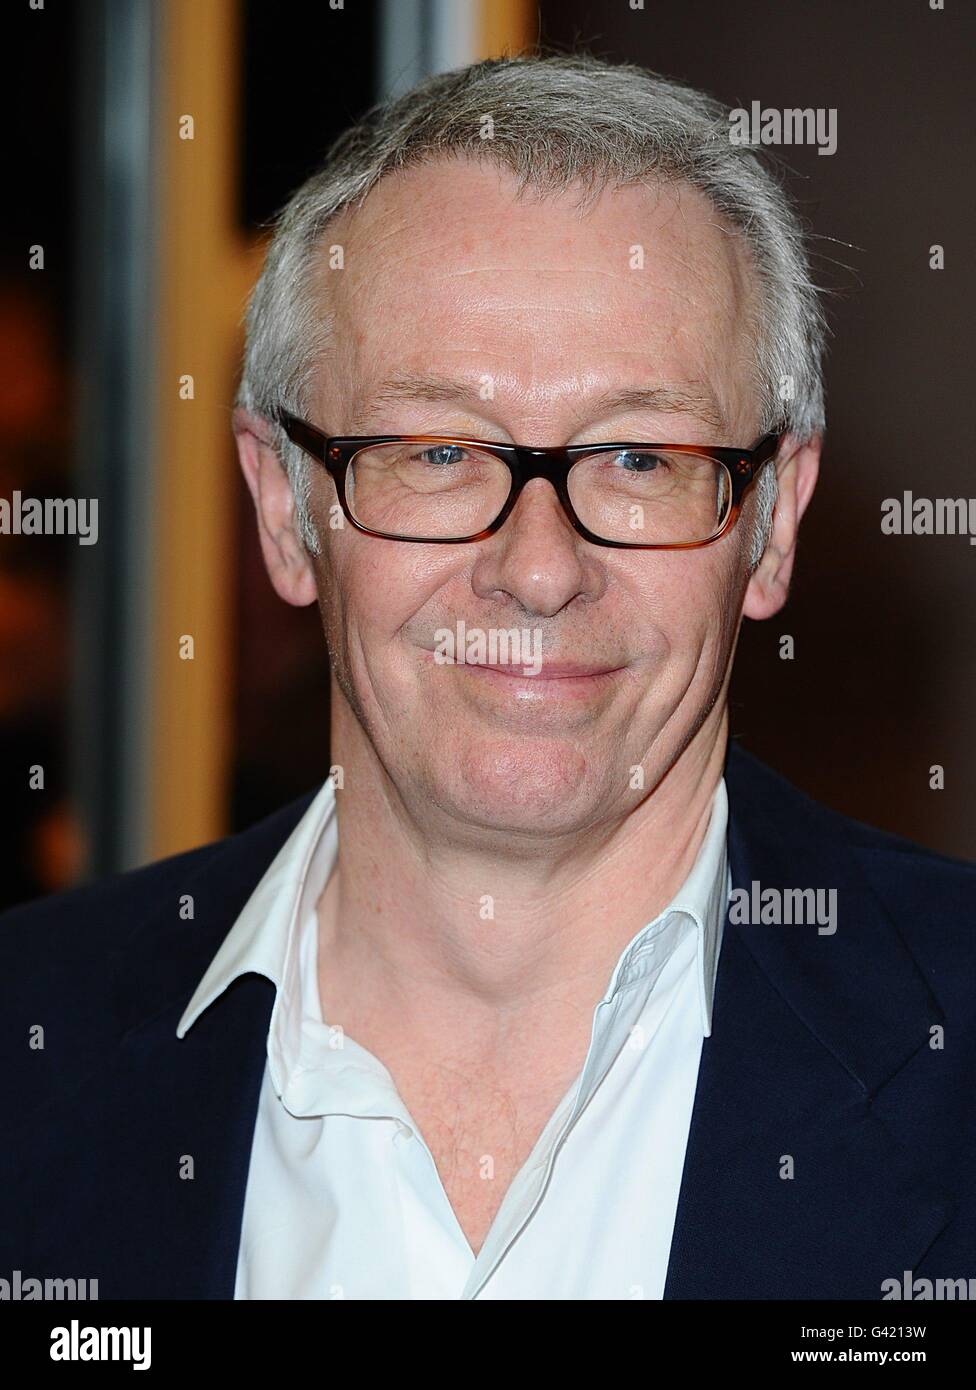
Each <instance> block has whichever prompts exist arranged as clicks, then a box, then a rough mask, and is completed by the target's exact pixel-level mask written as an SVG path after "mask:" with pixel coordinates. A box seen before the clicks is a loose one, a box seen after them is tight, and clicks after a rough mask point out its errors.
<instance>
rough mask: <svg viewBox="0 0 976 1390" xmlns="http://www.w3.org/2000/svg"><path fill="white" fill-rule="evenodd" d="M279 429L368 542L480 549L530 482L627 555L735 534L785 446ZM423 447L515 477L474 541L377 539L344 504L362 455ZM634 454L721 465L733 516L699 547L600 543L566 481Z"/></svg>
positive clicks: (770, 438) (587, 536) (591, 537)
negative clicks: (468, 453)
mask: <svg viewBox="0 0 976 1390" xmlns="http://www.w3.org/2000/svg"><path fill="white" fill-rule="evenodd" d="M275 418H276V421H277V423H278V424H279V425H280V426H281V428H282V429H283V430H284V432H285V434H286V435H287V436H288V438H289V439H290V440H291V442H292V443H293V444H296V445H297V446H298V447H299V448H300V449H302V450H303V451H304V452H305V453H306V454H308V455H309V456H310V457H311V458H313V459H314V460H315V461H316V462H317V463H320V464H322V465H323V466H324V467H325V468H326V469H327V470H328V472H329V474H330V476H331V477H332V481H333V482H334V483H335V488H336V493H337V495H338V498H339V503H340V505H341V507H342V511H343V514H344V516H345V518H346V520H347V521H348V522H349V524H350V525H351V526H353V527H355V529H356V530H357V531H361V532H362V533H363V535H366V536H378V537H380V538H381V539H383V540H392V541H407V542H413V543H416V544H421V545H463V544H465V543H467V542H468V541H481V540H485V539H487V537H488V536H491V535H494V534H495V532H496V531H498V530H500V529H501V527H502V526H504V524H505V522H506V520H507V519H508V517H509V516H510V514H511V512H512V509H513V508H514V506H515V504H516V502H517V501H518V499H519V495H520V494H521V491H522V488H523V487H524V486H525V484H526V483H527V482H529V480H530V479H532V478H545V479H546V480H547V481H548V482H550V483H551V484H552V486H553V488H554V489H555V491H556V495H557V496H558V498H559V501H560V502H561V504H562V507H563V511H564V512H565V514H566V516H567V517H568V518H569V521H570V523H571V524H572V526H573V528H574V529H575V530H576V531H577V532H578V533H579V535H581V536H582V537H583V538H584V540H587V541H590V542H591V543H592V544H593V545H605V546H612V547H614V548H615V549H621V550H698V549H700V548H701V547H702V546H705V545H713V544H714V543H715V542H716V541H718V540H721V539H722V537H723V536H724V535H727V534H728V532H729V531H731V529H732V527H733V526H734V525H735V523H736V521H737V520H738V517H739V513H740V512H741V510H742V504H743V502H744V500H745V497H746V493H747V492H748V490H749V488H750V486H751V485H752V483H753V482H755V480H756V477H757V475H758V473H759V471H760V469H761V468H762V466H763V464H765V463H768V462H769V460H770V459H772V458H773V457H774V456H775V454H776V451H777V449H778V446H779V442H780V439H781V437H782V436H781V435H780V434H778V433H776V434H766V435H763V436H762V437H761V438H760V439H759V440H758V441H757V442H756V444H754V445H753V447H752V448H751V449H736V448H726V447H719V448H715V447H710V446H708V445H703V444H662V443H647V442H646V441H641V442H640V443H634V442H633V441H627V442H623V443H621V442H616V443H606V444H603V443H601V444H573V445H569V446H562V445H559V446H553V447H551V448H544V449H532V448H527V447H526V446H524V445H521V444H499V443H497V442H494V441H491V440H484V439H472V438H470V437H467V436H464V435H440V434H375V435H327V434H326V433H325V431H324V430H320V429H319V428H318V427H317V426H316V425H313V424H311V423H310V422H309V421H308V420H304V419H302V418H301V417H300V416H298V415H292V414H290V413H289V412H288V411H286V410H279V411H278V413H277V416H276V417H275ZM398 443H404V444H425V445H431V446H435V447H436V446H439V445H460V446H462V447H464V448H469V449H470V448H477V449H479V450H481V451H483V452H485V453H488V454H492V455H494V457H495V458H497V459H499V460H501V462H502V463H504V464H505V465H506V467H507V468H508V470H509V473H510V474H511V480H512V481H511V487H510V489H509V493H508V497H507V499H506V500H505V502H504V504H503V505H502V507H501V510H500V511H499V512H498V515H497V516H496V517H495V519H494V521H492V522H491V524H490V525H488V526H485V527H484V528H483V529H482V530H480V531H478V532H477V533H476V534H474V535H471V536H450V537H448V536H402V535H396V534H393V533H391V532H389V531H376V530H373V529H372V528H371V527H368V526H364V525H363V524H362V522H360V521H358V520H357V518H356V517H355V516H354V515H353V513H352V511H351V509H350V506H349V502H348V499H347V496H346V473H347V470H348V469H349V466H350V464H351V463H352V460H353V459H354V457H355V456H356V454H357V453H359V452H360V451H361V450H363V449H366V448H371V447H373V446H374V445H379V444H398ZM621 449H624V450H629V451H637V450H639V451H640V452H643V453H647V452H653V451H659V450H666V451H667V452H668V453H677V454H691V455H697V456H699V457H701V458H709V459H712V460H714V462H715V463H718V464H720V465H721V466H722V467H723V468H724V469H725V471H726V473H727V474H728V478H729V497H730V502H729V508H728V512H727V514H726V515H725V517H724V518H723V520H722V522H721V524H720V526H719V527H718V529H717V530H716V531H715V533H714V534H713V535H711V536H708V537H706V538H705V539H704V540H694V541H674V542H670V541H619V540H608V539H607V538H606V537H604V536H599V535H596V534H595V533H594V532H593V531H591V530H589V528H588V527H587V526H585V525H584V524H583V522H582V521H581V520H580V518H579V517H578V516H577V514H576V510H575V508H574V506H573V503H572V500H571V498H570V495H569V488H568V481H567V480H568V477H569V472H570V469H571V468H572V467H573V465H574V463H575V462H576V461H577V460H578V459H580V458H584V457H586V456H587V455H590V454H601V453H612V452H613V451H615V450H621Z"/></svg>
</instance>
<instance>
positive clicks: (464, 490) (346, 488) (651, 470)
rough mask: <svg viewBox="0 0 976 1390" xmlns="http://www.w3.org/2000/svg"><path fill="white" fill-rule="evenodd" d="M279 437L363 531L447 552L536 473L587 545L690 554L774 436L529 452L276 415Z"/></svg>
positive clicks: (504, 510)
mask: <svg viewBox="0 0 976 1390" xmlns="http://www.w3.org/2000/svg"><path fill="white" fill-rule="evenodd" d="M276 418H277V422H278V423H279V424H280V425H281V427H282V429H283V430H284V431H285V434H286V435H287V436H288V438H289V439H290V440H291V441H292V443H293V444H297V445H298V447H299V448H300V449H302V450H303V451H304V452H305V453H306V454H308V455H309V456H310V457H311V458H313V459H315V460H316V462H317V463H321V464H324V466H325V467H326V468H327V469H328V471H329V474H330V475H331V477H332V480H333V482H334V483H335V487H336V493H337V494H338V498H339V502H340V505H341V506H342V510H343V513H344V515H345V517H346V519H347V520H348V521H349V522H350V523H351V524H352V525H353V526H354V527H355V528H356V530H357V531H362V532H363V533H364V534H365V535H368V536H379V537H381V538H383V539H384V540H394V541H415V542H419V543H420V544H423V545H454V544H457V543H459V542H462V541H480V540H484V539H486V538H487V537H488V536H491V535H493V534H494V533H495V532H496V531H498V530H499V529H500V528H501V527H502V526H503V525H504V524H505V521H506V519H507V518H508V516H509V515H510V514H511V512H512V509H513V508H514V506H515V504H516V502H517V501H518V499H519V495H520V494H521V491H522V489H523V487H524V486H525V484H526V483H527V482H529V480H530V479H532V478H545V479H546V480H547V481H548V482H550V483H551V484H552V486H553V487H554V488H555V490H556V495H557V496H558V498H559V501H560V502H561V503H562V507H563V510H564V511H565V513H566V516H567V517H568V518H569V520H570V522H571V523H572V525H573V527H574V528H575V530H576V531H577V532H578V533H579V534H580V535H581V536H583V538H584V539H585V540H588V541H590V542H592V543H593V544H594V545H609V546H619V547H628V548H630V547H634V548H637V549H643V550H690V549H694V548H695V547H697V546H702V545H710V544H711V543H712V542H713V541H717V540H719V539H720V538H721V537H722V536H724V535H725V534H726V532H728V531H729V530H731V528H732V527H733V526H734V525H735V522H736V520H737V518H738V515H739V512H740V511H741V509H742V503H743V500H744V498H745V495H746V492H747V490H748V488H749V487H750V485H751V484H752V483H753V482H754V481H755V479H756V477H757V475H758V473H759V470H760V469H761V467H762V465H763V464H764V463H767V462H768V461H769V460H770V459H771V458H772V457H773V456H774V454H775V453H776V449H777V446H778V444H779V440H780V435H778V434H767V435H764V436H763V437H762V438H761V439H760V440H759V441H758V443H757V444H756V445H755V446H754V447H753V448H751V449H733V448H710V447H708V446H705V445H699V444H646V443H638V444H632V443H617V444H574V445H571V446H570V447H568V448H564V447H553V448H547V449H530V448H526V447H525V446H523V445H520V444H496V443H493V442H489V441H486V440H483V439H467V438H463V437H460V436H455V435H434V434H398V435H391V434H381V435H357V436H334V437H333V436H328V435H326V434H325V433H324V432H323V431H322V430H320V429H318V428H317V427H316V426H315V425H312V424H310V423H309V422H308V421H307V420H303V419H301V418H300V417H299V416H297V415H291V414H289V413H288V412H287V411H279V412H278V414H277V417H276Z"/></svg>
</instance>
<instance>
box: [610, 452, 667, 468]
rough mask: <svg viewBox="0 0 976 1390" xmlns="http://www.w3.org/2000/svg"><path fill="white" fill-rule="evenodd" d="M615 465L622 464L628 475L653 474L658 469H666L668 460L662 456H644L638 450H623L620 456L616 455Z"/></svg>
mask: <svg viewBox="0 0 976 1390" xmlns="http://www.w3.org/2000/svg"><path fill="white" fill-rule="evenodd" d="M613 459H614V462H615V463H619V464H621V466H622V467H623V469H624V471H625V472H626V473H653V472H655V471H656V470H657V469H662V470H663V469H666V468H667V460H666V459H663V458H662V457H661V455H660V454H644V453H640V452H638V450H636V449H621V450H620V453H619V454H614V455H613Z"/></svg>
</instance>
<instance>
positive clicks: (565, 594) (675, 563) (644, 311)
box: [309, 161, 759, 835]
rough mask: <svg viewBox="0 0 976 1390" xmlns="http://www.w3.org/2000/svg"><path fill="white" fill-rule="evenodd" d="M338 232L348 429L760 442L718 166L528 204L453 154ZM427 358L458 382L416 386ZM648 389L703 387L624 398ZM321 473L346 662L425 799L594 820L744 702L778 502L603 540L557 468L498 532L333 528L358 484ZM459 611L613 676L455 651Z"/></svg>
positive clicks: (326, 549) (324, 598) (318, 410)
mask: <svg viewBox="0 0 976 1390" xmlns="http://www.w3.org/2000/svg"><path fill="white" fill-rule="evenodd" d="M325 241H326V242H327V243H328V244H333V243H336V242H340V243H341V244H342V245H343V247H344V259H345V268H344V269H343V270H341V271H335V270H328V269H323V271H322V281H323V285H322V293H323V295H324V294H328V296H329V303H330V305H331V307H332V310H333V313H334V316H335V319H334V321H335V338H334V346H333V348H332V349H331V350H330V352H329V354H328V355H327V357H326V359H325V360H324V362H323V365H322V370H321V374H320V377H319V382H320V388H319V392H318V395H317V397H316V398H315V399H314V400H313V404H312V406H311V408H310V409H309V418H310V419H311V420H312V421H313V422H314V423H315V424H317V425H319V426H320V427H321V428H322V429H324V430H325V431H326V432H327V433H329V434H386V433H392V434H460V435H467V436H473V437H476V438H482V439H488V440H496V441H499V442H503V443H505V442H512V441H514V442H516V443H520V444H528V445H536V446H539V445H562V444H581V443H590V442H592V443H598V442H601V441H608V440H630V441H666V442H671V443H686V444H690V443H701V444H726V445H737V446H750V445H751V444H753V443H754V442H755V437H756V434H757V427H758V423H759V422H758V419H757V416H756V404H755V400H754V398H753V396H752V394H751V389H750V385H749V383H750V381H751V379H752V375H751V374H752V365H753V360H754V359H753V346H752V340H751V337H750V330H749V318H750V315H749V306H750V286H751V280H750V278H749V271H748V270H747V268H746V267H745V263H744V258H743V254H742V252H741V250H740V249H739V244H738V242H737V241H736V240H735V238H733V237H731V236H730V235H729V234H728V233H727V231H725V230H723V229H722V228H721V226H720V225H719V220H718V218H717V216H716V214H715V213H714V211H713V209H712V208H711V207H710V205H709V204H708V203H707V202H706V201H705V200H704V198H702V197H701V196H700V195H699V194H697V193H696V192H695V191H694V190H692V189H689V188H681V189H678V190H675V189H671V188H664V187H662V188H654V189H638V188H630V189H624V190H617V191H607V192H604V193H603V194H602V195H601V196H600V199H599V201H598V202H597V203H596V204H595V205H594V206H593V207H592V209H590V210H588V211H587V212H586V213H583V214H581V213H580V211H579V210H578V208H577V207H576V206H575V198H574V197H571V196H560V197H558V198H554V199H553V198H550V199H548V200H545V201H540V200H538V199H537V198H536V197H535V196H533V195H531V194H530V195H529V196H528V197H527V198H525V199H524V200H523V201H518V200H517V198H516V185H515V181H514V179H513V178H512V177H511V176H510V175H508V174H507V173H506V172H502V171H498V170H496V169H494V168H493V167H490V166H480V165H478V164H477V163H474V162H467V161H464V162H461V161H451V162H442V163H439V164H435V165H427V166H425V167H423V168H421V169H414V170H409V171H407V172H406V173H404V174H399V175H396V176H393V177H390V178H387V179H385V180H384V181H382V182H381V183H380V184H379V185H378V186H377V187H376V188H375V189H374V191H373V192H372V193H371V194H370V196H369V198H368V199H367V201H366V202H365V204H364V205H363V207H362V208H361V209H360V210H359V211H358V212H357V213H355V215H348V214H346V215H344V217H343V218H341V219H340V220H339V221H338V222H337V223H336V224H334V225H333V227H332V228H330V230H329V232H328V233H327V235H326V238H325ZM637 247H640V248H642V253H641V254H642V257H643V263H642V265H641V264H640V256H639V254H638V252H637V251H636V249H635V248H637ZM323 259H324V257H323ZM638 267H639V268H638ZM326 281H327V285H326V283H325V282H326ZM406 374H414V375H417V376H423V377H425V378H435V377H436V378H443V379H444V380H445V381H448V382H450V383H453V384H454V385H455V386H456V388H457V389H456V393H455V394H454V395H453V396H452V397H450V398H444V399H422V398H418V396H417V395H416V393H413V394H412V393H411V392H410V391H409V390H408V391H407V392H406V393H405V394H402V395H401V394H398V393H397V392H396V391H395V390H391V389H390V388H389V386H388V383H390V382H391V381H392V380H393V379H394V378H397V377H403V376H404V375H406ZM648 387H669V388H672V389H673V391H674V392H676V393H680V396H679V397H678V398H677V399H676V401H675V402H673V404H675V403H676V404H678V405H680V406H681V407H682V408H681V409H677V410H675V409H666V408H665V407H664V404H663V403H661V404H659V405H657V406H656V407H655V408H648V407H647V406H646V405H641V406H640V407H635V406H634V405H627V406H626V407H625V408H620V407H619V405H617V406H614V407H613V408H612V409H610V410H608V409H607V408H606V406H605V405H603V404H602V403H601V397H603V396H605V395H608V394H609V393H619V392H620V391H621V390H622V389H624V388H635V389H646V388H648ZM315 475H316V476H315V478H314V481H313V492H312V503H311V505H312V514H313V518H314V520H315V523H316V527H317V530H318V533H319V535H320V537H321V539H322V554H321V555H320V556H318V557H317V558H316V559H315V560H314V562H313V563H314V566H315V582H316V588H317V591H318V596H319V602H320V606H321V610H322V613H323V621H324V625H325V630H326V635H327V639H328V643H329V649H330V654H331V658H332V662H333V668H334V671H335V674H336V678H337V681H338V683H339V686H340V688H341V690H342V692H343V693H344V695H345V697H346V699H347V700H348V701H349V704H350V706H351V707H352V709H353V710H354V711H355V713H356V716H357V717H358V719H359V721H360V724H361V725H362V726H363V728H364V729H365V730H367V732H368V737H369V738H370V740H371V742H372V744H373V746H374V748H375V750H376V753H377V755H378V757H379V759H380V761H381V763H382V764H383V766H384V767H385V768H386V770H387V771H388V773H389V774H390V776H391V777H392V779H393V781H394V783H395V784H396V786H397V787H398V789H399V791H400V793H401V795H403V796H404V797H405V799H406V800H407V802H408V804H412V805H413V806H414V807H415V808H417V807H421V806H422V805H423V804H424V802H425V801H432V802H433V803H434V804H435V805H436V806H437V807H439V808H440V809H441V810H442V811H444V812H446V813H447V814H449V815H450V816H451V817H452V818H453V819H455V820H457V821H459V822H462V823H467V824H468V825H469V826H472V827H475V828H480V829H481V830H485V831H489V830H496V831H508V832H510V833H518V832H528V833H530V834H531V833H545V834H547V835H553V834H559V833H568V834H572V833H573V832H575V831H578V830H581V829H584V828H587V827H590V826H593V825H596V824H598V823H600V822H602V821H605V820H608V819H615V818H617V817H618V816H619V815H620V814H621V813H622V812H623V811H626V810H627V809H628V808H629V807H631V806H633V805H634V804H636V802H638V801H639V800H640V799H641V798H642V797H643V796H645V795H646V794H647V792H648V791H649V790H650V789H651V788H653V787H654V786H655V785H656V783H657V782H658V781H659V780H660V778H661V777H662V776H663V775H664V773H665V772H666V771H667V770H668V769H669V768H670V766H671V765H672V763H673V762H674V761H675V759H676V758H677V757H678V756H679V754H680V753H681V752H682V751H683V749H684V748H685V746H686V745H687V744H688V742H689V741H690V740H691V739H692V738H693V737H694V736H695V734H696V733H697V732H698V731H699V729H701V728H702V726H703V721H705V720H706V719H708V720H709V721H710V722H711V726H712V727H714V723H715V721H717V720H718V719H719V718H720V714H721V703H722V702H721V701H719V702H718V704H717V705H716V699H717V697H718V696H719V695H720V693H721V691H722V686H723V682H724V681H725V679H726V675H727V670H728V667H729V664H730V661H731V656H732V652H733V649H734V644H735V638H736V634H737V631H738V624H739V618H740V613H741V608H742V599H743V595H744V592H745V588H746V584H747V582H748V554H749V542H750V537H751V530H752V510H751V507H747V508H746V510H745V511H744V513H743V516H742V517H741V518H740V520H739V523H738V525H737V526H736V527H735V528H734V529H733V530H732V532H731V533H729V534H727V535H726V536H725V537H724V538H723V539H722V540H720V541H718V542H716V543H715V544H713V545H711V546H707V547H704V548H702V549H700V550H689V551H680V550H676V551H649V550H619V549H612V548H609V547H602V546H596V545H593V544H590V543H588V542H587V541H585V540H584V539H583V538H582V537H581V536H579V535H578V534H577V533H576V532H575V531H574V530H573V528H572V527H571V525H570V523H569V521H568V519H567V518H566V517H565V516H564V514H563V512H562V510H561V508H560V505H559V502H558V500H557V498H556V495H555V492H554V491H553V490H552V487H551V486H550V484H549V483H547V482H546V481H544V480H543V479H535V480H534V481H532V482H530V483H529V484H528V485H527V486H526V488H525V490H524V492H523V494H522V496H521V498H520V500H519V502H518V505H517V506H516V508H515V510H514V512H513V513H512V514H511V516H510V517H509V518H508V520H507V522H506V523H505V525H504V526H503V527H502V529H501V530H500V531H499V532H498V533H497V534H495V535H493V536H491V537H490V538H489V539H487V540H483V541H479V542H475V543H470V544H458V545H423V544H414V543H404V542H397V541H388V540H381V539H377V538H373V537H369V536H364V535H362V534H360V533H358V532H357V531H356V530H355V529H354V528H352V527H349V526H348V525H347V526H345V527H344V528H343V529H330V526H329V519H328V518H329V507H330V505H331V504H333V503H334V502H335V491H334V488H333V486H332V483H331V481H330V480H329V478H328V476H327V475H326V474H325V471H324V470H319V469H316V470H315ZM459 621H463V623H464V625H465V628H466V630H467V631H468V632H470V631H471V630H472V629H480V630H481V631H483V632H484V633H486V634H489V635H490V634H491V632H492V631H493V630H495V631H497V630H501V629H513V628H515V629H520V630H522V629H527V630H529V632H530V633H532V634H533V639H534V640H541V651H542V659H543V662H544V663H554V664H556V665H563V666H565V665H566V664H568V663H573V664H577V665H578V666H581V667H582V668H584V669H585V670H590V671H596V672H598V674H590V675H582V676H579V677H576V678H565V677H564V676H559V675H558V674H557V676H556V677H549V676H547V675H546V670H545V667H543V669H542V671H541V673H540V674H539V675H537V676H522V675H519V676H518V677H513V676H511V675H506V674H499V673H498V672H493V671H488V670H485V669H483V668H479V667H478V666H477V665H472V664H471V663H470V662H465V663H463V664H461V663H458V664H442V663H439V662H438V661H437V660H435V656H434V653H435V650H436V649H437V648H438V640H439V639H438V636H437V634H438V632H439V631H443V630H444V629H450V630H452V631H454V630H455V629H456V626H457V624H458V622H459ZM537 632H538V634H539V636H538V638H536V637H535V634H536V633H537ZM488 659H489V660H491V659H493V658H492V657H491V656H489V658H488ZM513 669H515V670H518V671H519V672H521V665H520V666H519V667H517V668H513ZM713 707H714V708H713ZM707 727H709V726H706V728H707ZM334 756H336V757H338V756H339V754H338V752H337V753H336V754H335V755H334ZM637 766H640V767H641V768H642V769H643V790H642V789H641V787H640V784H639V779H638V778H635V777H634V776H633V772H632V770H633V769H634V768H635V767H637ZM635 781H636V782H638V785H637V786H634V785H633V783H634V782H635Z"/></svg>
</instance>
